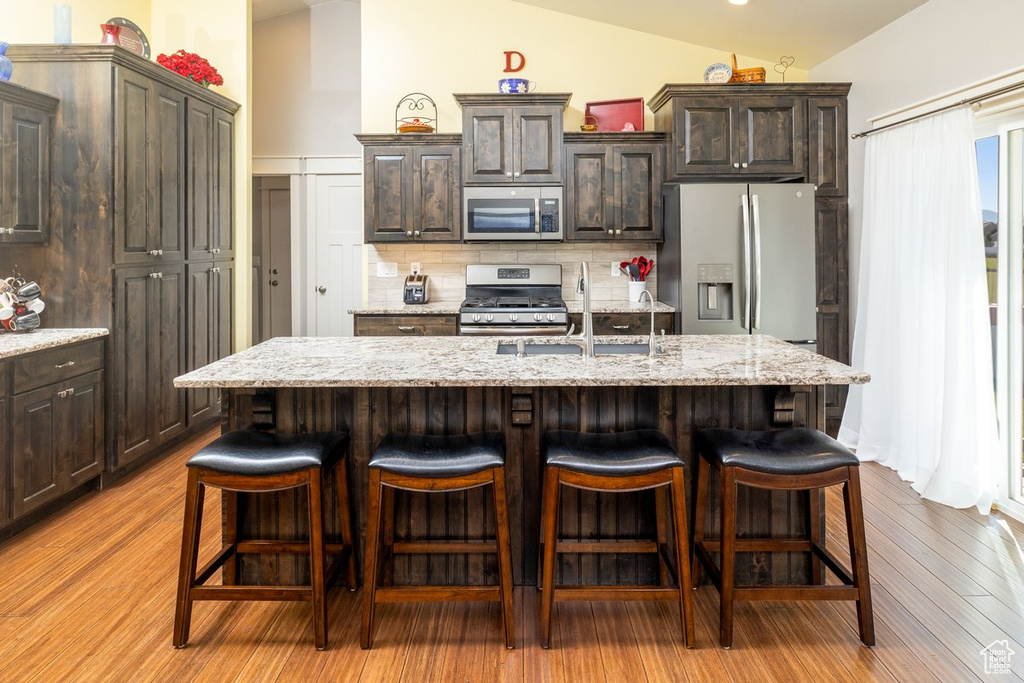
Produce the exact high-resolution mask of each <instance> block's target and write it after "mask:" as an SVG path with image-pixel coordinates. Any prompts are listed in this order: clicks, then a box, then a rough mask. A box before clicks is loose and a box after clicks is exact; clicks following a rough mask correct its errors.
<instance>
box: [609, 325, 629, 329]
mask: <svg viewBox="0 0 1024 683" xmlns="http://www.w3.org/2000/svg"><path fill="white" fill-rule="evenodd" d="M612 329H613V330H628V329H629V325H612Z"/></svg>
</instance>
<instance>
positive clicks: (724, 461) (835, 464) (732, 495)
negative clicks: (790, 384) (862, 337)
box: [693, 427, 875, 648]
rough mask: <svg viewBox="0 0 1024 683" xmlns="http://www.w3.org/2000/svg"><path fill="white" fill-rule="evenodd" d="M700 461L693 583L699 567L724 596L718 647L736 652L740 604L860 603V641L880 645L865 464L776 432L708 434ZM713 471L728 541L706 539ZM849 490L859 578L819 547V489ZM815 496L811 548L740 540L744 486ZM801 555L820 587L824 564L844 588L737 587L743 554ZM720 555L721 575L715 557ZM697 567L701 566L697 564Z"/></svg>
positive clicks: (834, 448)
mask: <svg viewBox="0 0 1024 683" xmlns="http://www.w3.org/2000/svg"><path fill="white" fill-rule="evenodd" d="M695 445H696V447H697V451H698V452H699V453H700V456H701V460H700V467H699V468H698V471H697V511H696V519H695V520H694V527H695V529H694V540H693V550H694V554H695V556H696V557H695V559H694V565H693V574H694V581H695V583H696V582H699V580H700V566H701V564H703V565H704V567H705V568H706V569H707V571H708V574H709V575H710V576H711V580H712V582H713V583H714V584H715V587H716V588H718V592H719V594H720V596H721V606H720V623H719V639H720V642H721V644H722V647H724V648H729V647H731V646H732V617H733V602H734V601H735V600H856V601H857V621H858V623H859V626H860V639H861V642H863V643H864V644H865V645H869V646H870V645H874V644H875V627H874V619H873V617H872V614H871V582H870V579H869V577H868V553H867V544H866V542H865V539H864V511H863V507H862V504H861V496H860V469H859V465H860V461H859V460H858V459H857V456H856V455H854V454H853V453H852V452H851V451H850V450H849V449H847V448H846V447H845V446H843V445H842V444H840V443H839V442H837V441H836V440H835V439H832V438H831V437H829V436H828V435H827V434H823V433H822V432H819V431H817V430H815V429H808V428H806V427H799V428H794V429H784V430H780V431H773V432H757V431H743V430H739V429H702V430H700V431H699V432H697V436H696V439H695ZM712 468H713V469H714V470H715V471H716V472H718V474H719V475H720V478H721V483H722V494H721V495H722V537H721V540H717V541H716V540H706V539H705V538H704V523H705V516H706V504H707V498H708V495H707V494H708V487H709V480H710V479H711V470H712ZM835 484H842V485H843V500H844V502H845V504H846V533H847V536H848V538H849V543H850V558H851V559H852V565H853V575H852V576H851V575H850V573H848V572H847V571H846V569H844V568H843V566H842V565H841V564H840V563H839V561H838V560H837V559H836V557H835V556H834V555H833V554H832V553H830V552H829V551H827V550H825V547H824V546H823V545H822V544H821V534H820V528H819V521H818V518H819V512H820V505H819V500H818V491H819V489H821V488H823V487H825V486H833V485H835ZM740 485H743V486H753V487H756V488H765V489H785V490H807V491H809V492H810V514H809V520H808V522H809V525H810V533H809V534H808V538H807V539H806V540H802V539H771V538H767V539H766V538H756V539H755V538H744V539H737V538H736V497H737V488H738V486H740ZM752 551H754V552H771V551H803V552H810V553H811V563H812V565H811V566H812V572H811V573H812V577H813V578H814V580H816V581H818V583H819V584H820V582H821V563H824V564H825V566H827V567H828V568H829V569H831V570H832V572H833V573H834V574H835V575H836V576H837V577H839V579H840V581H842V582H843V584H845V585H843V586H827V585H807V586H804V585H795V586H794V585H787V586H742V587H737V586H735V585H734V584H735V567H736V553H737V552H752ZM714 552H720V553H721V556H722V567H721V569H719V568H718V567H717V566H716V565H715V562H714V560H713V559H712V558H711V553H714ZM698 560H699V562H698Z"/></svg>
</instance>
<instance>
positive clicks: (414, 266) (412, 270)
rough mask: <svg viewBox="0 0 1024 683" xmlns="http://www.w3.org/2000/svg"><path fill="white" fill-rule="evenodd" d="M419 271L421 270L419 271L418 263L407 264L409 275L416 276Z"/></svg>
mask: <svg viewBox="0 0 1024 683" xmlns="http://www.w3.org/2000/svg"><path fill="white" fill-rule="evenodd" d="M420 270H421V269H420V264H419V262H417V261H413V262H412V263H411V264H409V274H410V275H416V274H417V273H419V272H420Z"/></svg>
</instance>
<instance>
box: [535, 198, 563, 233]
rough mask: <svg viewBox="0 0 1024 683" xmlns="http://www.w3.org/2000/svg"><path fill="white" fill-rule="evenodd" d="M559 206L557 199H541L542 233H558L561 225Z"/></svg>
mask: <svg viewBox="0 0 1024 683" xmlns="http://www.w3.org/2000/svg"><path fill="white" fill-rule="evenodd" d="M558 204H559V200H557V199H541V200H540V231H541V232H558V231H559V223H560V221H559V220H558V210H559V209H558Z"/></svg>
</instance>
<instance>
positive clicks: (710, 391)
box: [174, 335, 868, 584]
mask: <svg viewBox="0 0 1024 683" xmlns="http://www.w3.org/2000/svg"><path fill="white" fill-rule="evenodd" d="M519 339H524V338H522V337H520V338H512V339H500V338H498V337H464V336H463V337H430V338H420V339H404V338H391V337H333V338H278V339H273V340H270V341H267V342H264V343H262V344H259V345H257V346H254V347H252V348H250V349H247V350H245V351H242V352H240V353H237V354H234V355H232V356H229V357H228V358H225V359H223V360H220V361H217V362H215V363H212V364H211V365H208V366H206V367H204V368H200V369H198V370H195V371H193V372H190V373H188V374H186V375H183V376H181V377H178V378H177V379H176V380H175V382H174V383H175V386H176V387H179V388H182V389H186V388H220V389H222V390H223V401H224V406H225V418H224V428H225V429H238V428H248V427H256V428H261V429H273V430H277V431H278V432H281V433H294V432H303V431H318V430H324V429H333V428H344V429H348V430H349V431H350V432H351V435H352V445H351V449H350V468H351V470H352V471H351V473H350V482H351V484H350V485H351V486H352V491H351V500H352V506H353V508H354V510H353V512H354V515H355V519H356V531H357V535H360V536H361V535H362V533H363V532H364V530H365V507H366V481H367V479H366V474H367V473H366V463H367V461H368V459H369V456H370V454H371V453H372V452H373V449H374V448H375V447H376V445H377V443H378V442H379V441H380V439H381V438H382V437H383V436H384V434H385V433H387V432H388V431H392V430H408V431H412V432H418V433H429V434H458V433H465V432H474V431H481V430H499V431H501V432H503V433H504V434H505V439H506V470H507V472H506V479H507V486H508V501H509V516H510V524H511V527H512V529H511V538H512V554H513V572H514V575H515V580H516V582H517V583H521V584H522V583H526V584H529V583H534V582H535V581H536V567H537V540H538V537H539V526H540V524H539V518H540V484H541V480H542V469H543V464H542V462H541V460H540V444H541V436H542V434H543V433H544V432H545V431H547V430H550V429H578V430H581V431H621V430H627V429H636V428H658V429H661V430H662V431H663V432H665V433H666V434H668V435H669V436H670V438H672V439H673V440H674V441H675V443H676V447H677V448H678V449H679V451H680V453H682V454H683V456H684V457H685V459H686V462H687V464H688V467H687V473H686V479H687V484H688V485H690V486H692V474H693V467H692V466H691V465H692V464H693V463H694V455H693V453H692V450H691V444H692V435H693V432H694V431H695V430H697V429H700V428H702V427H708V426H729V427H739V428H748V429H767V428H769V427H776V426H778V427H783V426H790V425H808V426H814V427H817V428H819V429H823V428H824V399H823V392H824V387H825V386H827V385H842V384H859V383H864V382H867V381H868V375H867V374H866V373H863V372H861V371H858V370H855V369H853V368H851V367H849V366H847V365H844V364H842V363H838V362H836V361H833V360H830V359H828V358H825V357H824V356H820V355H817V354H813V353H810V352H807V351H803V350H801V349H798V348H796V347H794V346H792V345H790V344H787V343H785V342H782V341H780V340H777V339H774V338H772V337H766V336H757V335H755V336H713V335H712V336H667V337H662V338H660V339H659V340H658V344H659V346H660V347H661V351H662V353H661V355H659V356H658V357H656V358H649V357H648V356H647V355H618V354H616V355H602V356H599V357H597V358H585V357H582V356H576V355H565V354H551V355H548V354H537V355H528V356H526V357H517V356H516V355H515V354H504V355H503V354H498V353H497V347H498V344H499V343H500V342H508V343H512V344H515V343H516V341H518V340H519ZM524 341H528V342H531V343H533V342H536V343H538V344H562V343H565V340H563V339H561V338H554V339H553V338H526V339H525V340H524ZM596 341H597V342H599V343H600V342H602V341H608V342H616V343H621V342H624V341H631V340H629V339H625V338H623V337H615V338H613V339H607V340H603V339H601V338H598V339H597V340H596ZM632 341H637V342H645V341H646V339H645V338H643V339H641V338H637V339H635V340H632ZM304 495H305V494H303V495H301V496H300V495H297V494H296V492H295V491H285V492H280V493H275V494H261V495H260V496H242V497H241V498H242V500H240V504H239V512H238V524H239V527H240V530H241V533H243V534H251V535H258V534H259V533H260V532H262V533H264V534H279V535H281V536H282V537H299V538H301V537H303V536H304V535H305V533H306V530H305V524H306V522H305V519H306V516H305V512H304V510H303V506H304V503H303V499H304ZM396 499H397V513H396V520H395V533H396V540H406V539H410V538H412V539H423V538H427V539H429V538H441V537H445V538H454V539H464V540H476V539H480V538H489V537H492V536H493V522H492V519H491V515H492V513H491V510H490V502H489V492H487V491H486V490H481V489H476V490H471V491H465V492H456V493H447V494H443V495H440V494H434V495H430V496H425V495H416V494H407V493H405V492H398V493H397V494H396ZM327 500H328V501H332V500H333V496H327ZM562 501H563V502H562V509H561V512H560V520H561V530H562V537H563V538H573V539H578V540H599V539H601V538H603V537H613V536H614V537H623V536H625V537H637V538H640V537H653V536H654V533H655V524H654V517H653V509H654V505H653V494H652V493H651V492H649V491H648V492H641V493H627V494H617V495H605V494H598V493H594V492H588V491H570V490H567V491H565V492H563V496H562ZM687 502H688V503H689V504H690V506H691V511H692V504H693V495H692V493H690V495H689V498H688V501H687ZM709 502H710V506H711V508H710V509H712V510H714V509H715V508H716V504H717V501H716V500H715V497H714V495H712V497H711V500H710V501H709ZM740 505H741V507H742V509H743V510H747V511H749V514H746V516H745V518H744V519H743V520H741V522H740V535H741V537H742V536H754V535H762V534H767V533H769V532H770V533H773V534H776V535H780V534H782V535H785V534H791V535H793V536H797V535H803V534H806V531H807V525H808V523H809V519H808V513H807V510H808V502H807V494H806V493H803V492H797V493H789V492H772V491H764V490H752V489H744V490H741V494H740ZM327 518H328V519H329V520H332V521H333V520H334V516H333V515H330V514H329V515H328V516H327ZM814 523H818V524H821V523H823V519H818V520H815V522H814ZM709 524H711V525H712V526H709V527H708V528H709V530H714V529H715V526H716V525H717V516H715V520H714V521H712V520H710V519H709ZM330 531H331V532H332V533H333V532H335V531H336V530H333V529H332V530H330ZM559 562H560V564H559V567H558V571H559V573H560V581H561V582H563V583H569V584H572V583H582V582H587V583H607V584H615V583H624V584H635V583H647V582H655V581H657V579H658V563H657V559H656V557H654V556H653V555H648V556H643V555H631V554H622V555H595V554H578V555H565V556H563V557H561V558H560V560H559ZM737 565H738V574H737V577H738V579H739V580H744V581H752V582H755V583H765V582H768V581H780V582H789V581H805V580H806V579H807V577H808V575H809V571H810V562H809V561H808V560H806V559H805V557H804V556H803V555H792V556H790V555H788V554H786V553H748V554H746V555H745V556H741V557H740V558H739V560H738V563H737ZM239 571H240V573H241V576H240V579H241V580H242V581H243V582H245V583H261V582H272V581H278V580H279V581H282V582H286V583H287V582H294V581H298V580H301V579H302V578H303V576H304V574H305V573H306V571H307V570H306V560H305V558H301V557H299V558H293V557H281V558H274V559H271V560H267V559H266V558H264V559H262V560H261V559H259V558H258V557H257V556H243V558H242V561H241V562H240V563H239ZM495 579H496V566H495V565H494V558H492V557H490V556H484V555H469V556H445V555H416V556H401V557H399V558H398V560H397V565H396V567H395V581H396V583H405V582H416V583H442V584H443V583H461V582H468V583H489V582H492V581H494V580H495Z"/></svg>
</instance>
